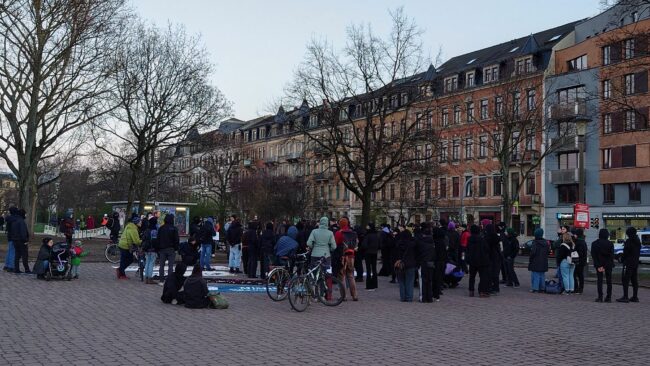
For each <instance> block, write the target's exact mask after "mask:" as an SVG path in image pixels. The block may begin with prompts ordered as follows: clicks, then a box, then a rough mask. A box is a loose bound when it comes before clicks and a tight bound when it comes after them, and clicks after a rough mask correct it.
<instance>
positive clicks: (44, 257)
mask: <svg viewBox="0 0 650 366" xmlns="http://www.w3.org/2000/svg"><path fill="white" fill-rule="evenodd" d="M51 257H52V247H51V246H48V245H47V244H43V245H41V248H40V249H39V250H38V255H37V256H36V263H34V268H32V270H33V271H34V274H37V275H42V274H45V272H47V270H48V268H46V267H45V266H44V265H43V261H49V260H50V258H51Z"/></svg>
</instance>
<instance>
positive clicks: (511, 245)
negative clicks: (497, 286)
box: [501, 228, 519, 288]
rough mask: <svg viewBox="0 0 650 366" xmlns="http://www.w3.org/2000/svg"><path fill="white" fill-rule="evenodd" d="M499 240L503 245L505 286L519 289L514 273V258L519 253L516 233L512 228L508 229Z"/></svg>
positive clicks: (517, 279) (515, 273)
mask: <svg viewBox="0 0 650 366" xmlns="http://www.w3.org/2000/svg"><path fill="white" fill-rule="evenodd" d="M501 240H502V241H501V242H502V243H503V261H504V267H505V269H506V286H508V287H515V288H517V287H519V278H518V277H517V272H515V258H516V257H517V253H518V252H519V240H517V232H516V231H515V230H514V229H513V228H508V229H507V230H506V234H505V236H503V237H502V239H501Z"/></svg>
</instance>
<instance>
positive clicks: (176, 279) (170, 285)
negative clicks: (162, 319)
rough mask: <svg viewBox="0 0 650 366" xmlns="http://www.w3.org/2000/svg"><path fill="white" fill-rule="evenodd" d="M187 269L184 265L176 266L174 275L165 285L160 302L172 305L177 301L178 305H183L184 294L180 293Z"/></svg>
mask: <svg viewBox="0 0 650 366" xmlns="http://www.w3.org/2000/svg"><path fill="white" fill-rule="evenodd" d="M186 269H187V267H186V266H185V264H183V263H179V264H178V265H176V268H175V269H174V275H170V276H167V278H166V279H165V284H164V285H163V293H162V296H160V300H162V302H164V303H165V304H171V303H172V301H173V300H176V302H177V304H179V305H180V304H182V303H183V294H182V292H181V293H179V291H180V289H181V288H182V287H183V284H184V283H185V270H186Z"/></svg>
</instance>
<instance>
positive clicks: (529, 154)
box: [523, 150, 539, 163]
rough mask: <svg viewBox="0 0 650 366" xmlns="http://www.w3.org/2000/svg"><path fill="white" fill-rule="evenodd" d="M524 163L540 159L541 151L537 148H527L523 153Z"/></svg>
mask: <svg viewBox="0 0 650 366" xmlns="http://www.w3.org/2000/svg"><path fill="white" fill-rule="evenodd" d="M523 158H524V159H523V160H524V163H535V162H536V161H537V160H539V151H537V150H527V151H524V153H523Z"/></svg>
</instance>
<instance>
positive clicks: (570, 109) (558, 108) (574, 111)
mask: <svg viewBox="0 0 650 366" xmlns="http://www.w3.org/2000/svg"><path fill="white" fill-rule="evenodd" d="M579 117H582V118H587V102H586V101H585V100H584V99H578V100H576V101H574V102H571V103H562V104H555V105H552V106H551V119H554V120H556V121H571V120H575V119H577V118H579Z"/></svg>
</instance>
